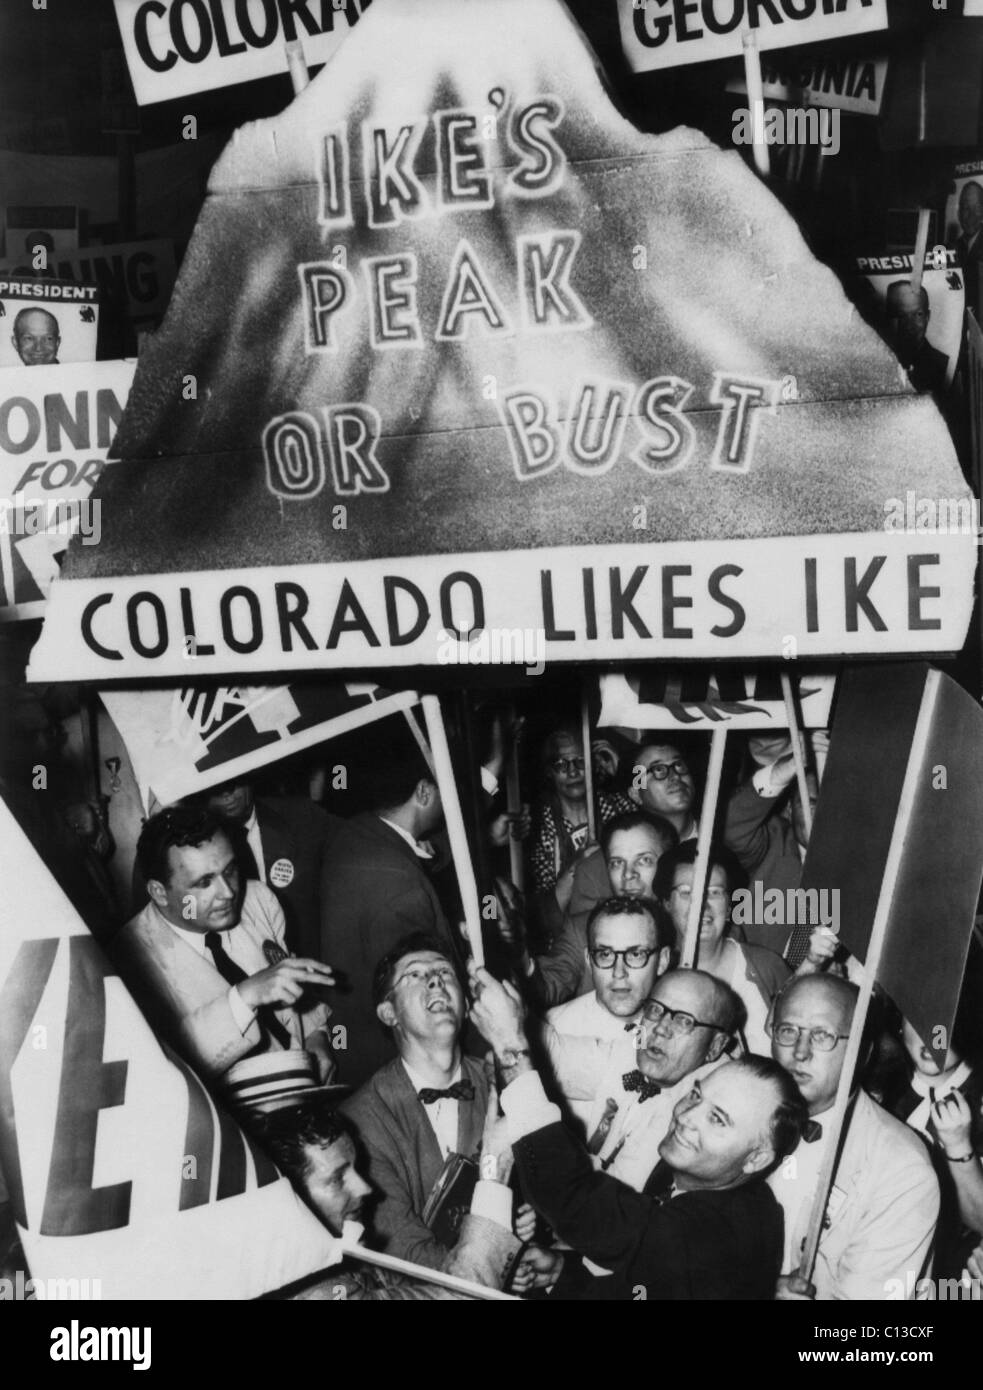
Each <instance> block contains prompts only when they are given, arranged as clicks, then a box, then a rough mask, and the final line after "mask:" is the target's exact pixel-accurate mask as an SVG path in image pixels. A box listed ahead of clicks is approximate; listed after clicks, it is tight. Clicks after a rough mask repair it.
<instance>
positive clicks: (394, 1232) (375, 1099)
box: [342, 932, 488, 1269]
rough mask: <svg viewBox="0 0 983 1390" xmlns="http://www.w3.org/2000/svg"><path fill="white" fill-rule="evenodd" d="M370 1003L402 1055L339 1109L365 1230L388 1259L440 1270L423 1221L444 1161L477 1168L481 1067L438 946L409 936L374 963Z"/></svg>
mask: <svg viewBox="0 0 983 1390" xmlns="http://www.w3.org/2000/svg"><path fill="white" fill-rule="evenodd" d="M372 997H373V1000H374V1002H375V1008H376V1014H377V1016H378V1018H379V1020H380V1022H381V1023H382V1025H383V1027H385V1028H386V1029H387V1030H389V1031H390V1032H391V1034H392V1038H393V1041H394V1043H395V1045H396V1051H397V1053H398V1054H399V1055H398V1056H397V1057H396V1058H395V1060H394V1061H392V1062H388V1063H387V1064H386V1065H385V1066H384V1067H381V1068H380V1069H379V1070H378V1071H377V1072H376V1073H375V1075H374V1076H373V1077H372V1078H371V1079H370V1080H369V1081H367V1082H366V1083H365V1085H364V1086H362V1087H361V1089H360V1090H358V1091H357V1092H356V1094H355V1095H354V1096H352V1097H351V1098H350V1099H349V1100H348V1101H346V1102H345V1104H344V1106H343V1107H342V1110H343V1112H344V1113H345V1114H346V1115H347V1116H348V1118H349V1119H350V1120H351V1121H352V1123H353V1124H354V1125H355V1128H356V1129H357V1131H358V1134H359V1137H360V1139H361V1141H362V1144H363V1146H364V1148H365V1153H366V1157H367V1159H368V1163H367V1166H366V1168H365V1170H364V1171H365V1174H366V1176H367V1178H368V1179H369V1182H370V1183H371V1184H372V1186H373V1187H374V1188H375V1190H376V1192H377V1193H378V1194H379V1203H378V1206H377V1207H376V1208H375V1210H374V1213H373V1216H372V1225H373V1228H374V1230H375V1233H376V1235H377V1236H378V1237H379V1239H380V1245H381V1248H382V1249H384V1250H385V1251H386V1253H387V1254H389V1255H396V1256H399V1257H400V1258H401V1259H404V1260H411V1261H412V1262H413V1263H414V1264H420V1265H428V1266H430V1267H431V1268H433V1269H447V1268H449V1267H450V1261H451V1256H452V1253H453V1252H452V1248H451V1247H449V1246H446V1245H444V1244H443V1243H442V1242H441V1241H440V1240H438V1239H437V1237H436V1236H435V1235H434V1233H433V1232H432V1231H431V1230H430V1228H429V1227H428V1226H427V1224H426V1222H425V1221H424V1219H423V1211H424V1208H425V1206H426V1204H427V1198H428V1197H429V1196H430V1194H431V1192H432V1191H433V1188H434V1185H435V1183H436V1182H437V1180H438V1178H439V1177H440V1176H441V1172H442V1170H443V1169H444V1165H445V1162H446V1160H447V1159H448V1157H449V1156H450V1155H451V1154H461V1155H463V1156H464V1157H465V1158H469V1159H474V1160H477V1159H478V1157H479V1154H480V1147H481V1135H482V1130H483V1128H484V1122H485V1112H486V1109H487V1105H488V1080H487V1077H486V1075H485V1068H484V1065H483V1063H482V1062H480V1061H478V1060H477V1059H475V1058H473V1057H467V1056H465V1055H464V1054H463V1053H462V1050H461V1029H462V1027H463V1024H464V1017H465V1012H466V1009H465V997H464V989H463V987H462V984H461V980H460V978H459V976H458V972H457V969H456V967H455V965H454V963H453V961H452V960H451V957H450V955H449V953H448V951H447V948H446V947H445V946H444V944H443V943H442V942H441V941H440V940H439V938H436V937H431V936H428V935H426V934H424V933H422V932H415V933H412V934H410V935H408V936H405V937H404V938H403V939H402V940H401V941H398V942H397V943H396V945H395V946H394V947H393V949H392V950H391V951H389V952H388V953H387V954H386V955H385V956H383V958H382V960H381V961H380V962H379V964H378V966H377V967H376V971H375V976H374V979H373V982H372Z"/></svg>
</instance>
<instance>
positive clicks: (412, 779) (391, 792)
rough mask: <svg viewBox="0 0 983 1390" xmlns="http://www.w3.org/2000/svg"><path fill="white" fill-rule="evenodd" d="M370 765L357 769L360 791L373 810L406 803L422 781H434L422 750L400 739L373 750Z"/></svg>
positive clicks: (386, 808) (389, 808) (393, 808)
mask: <svg viewBox="0 0 983 1390" xmlns="http://www.w3.org/2000/svg"><path fill="white" fill-rule="evenodd" d="M373 754H374V756H373V760H372V763H371V765H369V766H366V767H363V768H360V769H359V771H358V783H359V791H360V792H361V794H362V797H363V800H364V803H365V805H366V806H367V807H368V809H369V810H370V811H376V812H381V811H392V810H395V808H396V807H397V806H405V805H406V803H407V801H409V799H410V798H411V797H412V795H413V793H414V792H415V791H416V788H417V785H418V783H420V782H433V783H434V785H435V786H436V781H435V779H434V775H433V773H432V772H431V771H430V769H429V768H428V767H427V765H426V763H425V762H424V760H423V756H422V754H421V753H420V751H419V750H418V749H416V748H413V747H410V746H403V744H401V743H396V744H389V745H387V746H385V747H380V748H378V749H375V750H373Z"/></svg>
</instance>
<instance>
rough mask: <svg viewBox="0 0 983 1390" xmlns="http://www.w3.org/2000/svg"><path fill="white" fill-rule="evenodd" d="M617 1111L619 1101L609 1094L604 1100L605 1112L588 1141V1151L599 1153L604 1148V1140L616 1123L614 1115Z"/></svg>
mask: <svg viewBox="0 0 983 1390" xmlns="http://www.w3.org/2000/svg"><path fill="white" fill-rule="evenodd" d="M617 1113H618V1102H617V1101H616V1100H615V1099H614V1098H613V1097H612V1096H608V1098H607V1100H606V1101H605V1102H604V1114H603V1115H602V1116H601V1118H600V1120H599V1121H598V1125H597V1129H595V1131H594V1133H593V1134H592V1135H591V1137H590V1139H589V1140H588V1142H587V1152H588V1153H592V1154H599V1153H600V1152H601V1150H602V1149H603V1148H604V1141H605V1139H606V1138H607V1137H608V1135H609V1134H610V1133H611V1126H612V1125H613V1124H614V1117H615V1115H617Z"/></svg>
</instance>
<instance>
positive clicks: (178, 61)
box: [116, 0, 371, 106]
mask: <svg viewBox="0 0 983 1390" xmlns="http://www.w3.org/2000/svg"><path fill="white" fill-rule="evenodd" d="M370 4H371V0H207V3H206V0H116V18H117V20H118V21H119V28H120V33H121V35H122V37H123V51H124V52H125V54H126V62H127V66H128V67H129V69H130V77H131V78H132V79H133V90H134V92H135V93H136V98H137V102H138V104H139V105H140V106H150V105H152V104H153V103H154V102H157V101H171V100H172V99H173V98H174V97H183V96H190V95H191V94H192V93H194V92H208V91H211V90H212V89H213V88H215V87H229V86H232V84H233V83H236V82H254V81H255V80H256V79H257V78H260V77H271V76H273V75H274V74H276V73H278V72H286V71H287V53H286V48H285V46H284V45H285V44H286V43H291V42H293V41H294V40H298V39H299V40H300V42H301V44H302V45H303V49H304V58H305V61H306V62H307V63H308V64H309V65H310V66H317V65H319V64H321V63H326V62H328V61H329V60H330V59H331V58H333V57H334V55H335V53H336V52H337V50H338V49H339V48H340V46H341V44H342V43H344V41H345V39H346V37H347V36H348V33H349V30H350V29H351V28H352V26H353V25H354V24H356V23H357V21H358V19H359V17H360V16H361V14H362V12H363V11H364V10H367V9H368V7H369V5H370Z"/></svg>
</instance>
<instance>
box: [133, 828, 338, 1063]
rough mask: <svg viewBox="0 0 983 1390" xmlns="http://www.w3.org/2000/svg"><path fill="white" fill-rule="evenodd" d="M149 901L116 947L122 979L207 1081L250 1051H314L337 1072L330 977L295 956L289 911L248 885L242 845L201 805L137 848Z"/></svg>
mask: <svg viewBox="0 0 983 1390" xmlns="http://www.w3.org/2000/svg"><path fill="white" fill-rule="evenodd" d="M137 856H138V859H139V862H140V867H141V871H142V873H143V875H144V878H145V880H146V883H147V891H148V892H149V894H150V902H149V903H148V904H147V906H146V907H145V908H144V909H143V911H142V912H139V913H138V914H137V915H136V917H134V918H133V919H132V920H131V921H130V922H128V923H127V924H126V926H125V927H123V928H122V929H121V930H120V932H119V933H118V934H117V936H116V938H115V939H114V942H113V948H114V953H115V955H116V957H117V959H118V962H119V966H120V973H121V974H122V975H123V976H124V978H125V979H126V980H127V981H128V982H129V983H130V985H131V988H132V989H133V992H134V995H135V997H136V998H137V1000H138V1002H140V1003H141V1004H142V1005H143V1007H144V1010H145V1012H146V1013H147V1015H148V1017H149V1019H150V1021H151V1023H152V1024H154V1026H155V1027H156V1028H157V1029H158V1031H159V1032H161V1033H162V1034H164V1035H165V1036H166V1037H168V1038H169V1039H170V1040H171V1041H173V1043H174V1045H175V1046H176V1047H177V1049H178V1051H179V1052H181V1053H182V1054H183V1055H184V1056H185V1057H187V1059H188V1060H189V1061H190V1062H191V1064H192V1065H193V1066H194V1067H195V1068H196V1069H198V1070H199V1071H201V1072H202V1073H203V1074H204V1075H206V1076H211V1077H220V1076H222V1075H223V1073H225V1072H226V1071H227V1070H228V1068H229V1067H230V1066H231V1065H232V1064H233V1062H237V1061H238V1060H239V1059H240V1058H242V1057H245V1056H246V1055H247V1054H248V1053H251V1052H256V1051H263V1050H265V1049H273V1050H276V1049H286V1048H305V1049H306V1050H307V1051H309V1052H311V1053H312V1054H313V1055H314V1056H315V1058H316V1059H317V1061H318V1065H319V1071H320V1074H321V1075H322V1077H324V1076H326V1075H328V1074H329V1073H330V1072H331V1071H332V1070H333V1066H334V1061H333V1057H332V1053H331V1045H330V1040H329V1038H328V1035H327V1026H326V1025H327V1020H328V1017H329V1014H330V1010H329V1009H328V1007H327V1005H326V1004H325V1003H324V1002H323V1001H322V999H321V998H320V992H321V990H322V989H323V987H324V986H327V985H331V984H333V982H334V977H333V975H332V972H331V970H330V969H329V968H328V967H327V966H325V965H323V964H322V963H321V962H320V961H316V960H311V959H305V958H297V957H293V956H288V955H287V952H286V950H285V948H284V921H283V912H282V911H281V909H280V905H279V903H278V902H277V900H276V898H275V897H274V896H273V894H272V893H271V892H270V890H269V889H268V888H267V887H265V885H263V884H261V883H258V882H255V881H252V880H251V881H249V882H247V883H245V884H244V883H243V881H242V879H241V876H240V873H239V868H238V865H237V862H236V856H235V851H234V849H233V847H232V843H231V841H230V839H229V837H228V835H227V834H226V832H225V831H224V830H223V829H222V827H221V826H220V824H219V823H218V821H217V820H216V819H215V818H214V817H213V816H212V815H211V814H210V813H209V812H207V811H204V810H202V809H201V808H200V807H198V808H196V807H192V806H175V807H171V808H169V809H167V810H164V811H160V812H158V813H157V814H156V815H154V816H151V817H150V818H149V819H148V821H147V823H146V825H145V826H144V828H143V830H142V832H141V835H140V841H139V844H138V846H137Z"/></svg>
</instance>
